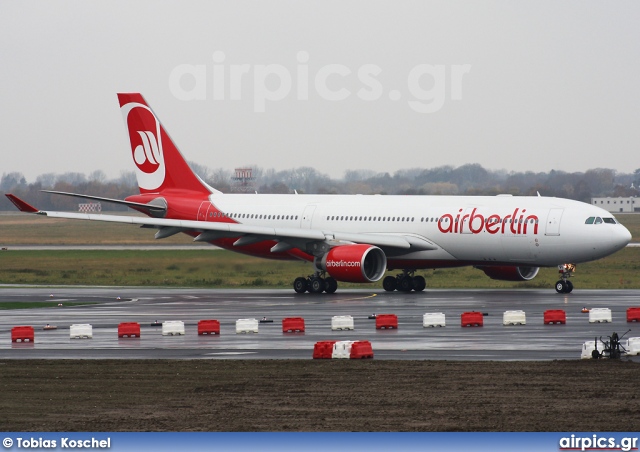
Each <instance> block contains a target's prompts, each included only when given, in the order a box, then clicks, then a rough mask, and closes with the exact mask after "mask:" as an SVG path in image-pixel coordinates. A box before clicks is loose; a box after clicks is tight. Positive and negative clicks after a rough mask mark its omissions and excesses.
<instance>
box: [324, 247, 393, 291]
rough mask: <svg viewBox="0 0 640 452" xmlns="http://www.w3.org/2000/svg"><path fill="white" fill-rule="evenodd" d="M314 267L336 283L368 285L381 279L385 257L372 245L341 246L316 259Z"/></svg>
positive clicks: (384, 266) (385, 261) (385, 265)
mask: <svg viewBox="0 0 640 452" xmlns="http://www.w3.org/2000/svg"><path fill="white" fill-rule="evenodd" d="M315 265H316V267H317V268H318V270H324V271H326V272H327V273H329V275H331V276H332V277H333V278H334V279H336V280H337V281H344V282H354V283H368V282H375V281H378V280H379V279H380V278H382V276H383V275H384V272H385V269H386V268H387V256H385V254H384V252H383V251H382V250H381V249H380V248H378V247H377V246H373V245H366V244H355V245H342V246H336V247H334V248H331V250H329V252H328V253H327V254H325V255H324V256H322V257H321V258H316V261H315Z"/></svg>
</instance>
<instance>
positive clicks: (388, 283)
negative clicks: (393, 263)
mask: <svg viewBox="0 0 640 452" xmlns="http://www.w3.org/2000/svg"><path fill="white" fill-rule="evenodd" d="M396 286H397V284H396V277H395V276H387V277H386V278H384V279H383V280H382V287H383V288H384V290H386V291H387V292H393V291H394V290H396Z"/></svg>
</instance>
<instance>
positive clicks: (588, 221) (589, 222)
mask: <svg viewBox="0 0 640 452" xmlns="http://www.w3.org/2000/svg"><path fill="white" fill-rule="evenodd" d="M595 219H596V217H589V218H587V221H585V222H584V224H593V222H594V221H595Z"/></svg>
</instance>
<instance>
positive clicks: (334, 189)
mask: <svg viewBox="0 0 640 452" xmlns="http://www.w3.org/2000/svg"><path fill="white" fill-rule="evenodd" d="M190 165H191V167H192V168H193V170H194V171H195V172H196V173H197V174H198V175H199V176H200V177H201V178H202V179H203V180H205V181H206V182H207V183H208V184H209V185H211V186H212V187H215V188H216V189H218V190H220V191H222V192H224V193H229V192H234V191H239V189H240V185H241V183H240V182H239V181H237V180H234V178H233V176H234V173H233V171H232V170H228V169H223V168H217V169H210V168H208V167H206V166H204V165H200V164H198V163H194V162H190ZM248 167H251V168H252V170H253V180H252V181H248V182H247V184H245V185H244V186H243V188H244V191H250V192H251V193H253V192H254V191H257V192H258V193H293V192H294V190H295V191H297V192H298V193H308V194H383V195H384V194H388V195H497V194H502V193H508V194H512V195H529V196H535V195H536V194H537V193H540V194H541V195H543V196H556V197H559V198H568V199H575V200H578V201H583V202H591V198H592V197H597V196H614V197H617V196H638V194H639V193H638V190H637V188H636V187H639V186H640V168H639V169H636V170H635V171H634V172H633V173H620V172H616V171H615V170H612V169H607V168H596V169H590V170H587V171H585V172H573V173H569V172H564V171H556V170H552V171H549V172H538V173H536V172H532V171H526V172H507V171H505V170H499V171H494V170H488V169H485V168H483V167H482V166H481V165H479V164H467V165H462V166H458V167H453V166H440V167H437V168H431V169H420V168H412V169H405V170H399V171H396V172H395V173H393V174H391V173H388V172H385V173H376V172H374V171H370V170H347V171H345V174H344V177H343V178H342V179H332V178H330V177H329V176H327V175H326V174H322V173H320V172H318V171H316V170H315V169H314V168H311V167H300V168H295V169H289V170H284V171H276V170H274V169H266V170H265V169H262V168H260V167H256V166H252V165H248ZM40 190H57V191H66V192H71V193H83V194H88V195H96V196H102V197H107V198H115V199H124V198H125V197H126V196H129V195H132V194H135V193H137V192H138V190H137V184H136V178H135V173H134V172H133V171H130V172H122V173H121V174H120V176H119V177H117V178H114V179H107V177H106V175H105V173H104V172H103V171H101V170H97V171H94V172H92V173H90V174H89V175H85V174H82V173H63V174H55V173H47V174H42V175H40V176H38V177H37V178H36V180H35V181H34V182H27V180H26V179H25V177H24V176H23V175H22V174H21V173H19V172H9V173H3V174H2V178H1V179H0V193H2V194H4V193H14V194H15V195H17V196H19V197H21V198H23V199H25V200H26V201H27V202H29V203H31V204H33V205H35V206H37V207H38V208H41V209H43V210H77V209H78V202H81V201H79V200H78V199H74V198H69V197H66V196H56V195H50V194H47V193H42V192H41V191H40ZM103 209H104V210H126V208H123V207H121V206H117V205H109V206H106V205H104V204H103ZM0 210H15V208H14V207H13V205H12V204H11V203H10V202H9V200H8V199H7V198H6V197H5V196H0Z"/></svg>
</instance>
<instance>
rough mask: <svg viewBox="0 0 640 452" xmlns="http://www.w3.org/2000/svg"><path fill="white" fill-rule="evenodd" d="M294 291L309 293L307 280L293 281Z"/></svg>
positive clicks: (298, 279)
mask: <svg viewBox="0 0 640 452" xmlns="http://www.w3.org/2000/svg"><path fill="white" fill-rule="evenodd" d="M293 290H295V291H296V292H297V293H305V292H306V291H307V278H302V277H300V278H296V279H295V281H293Z"/></svg>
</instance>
